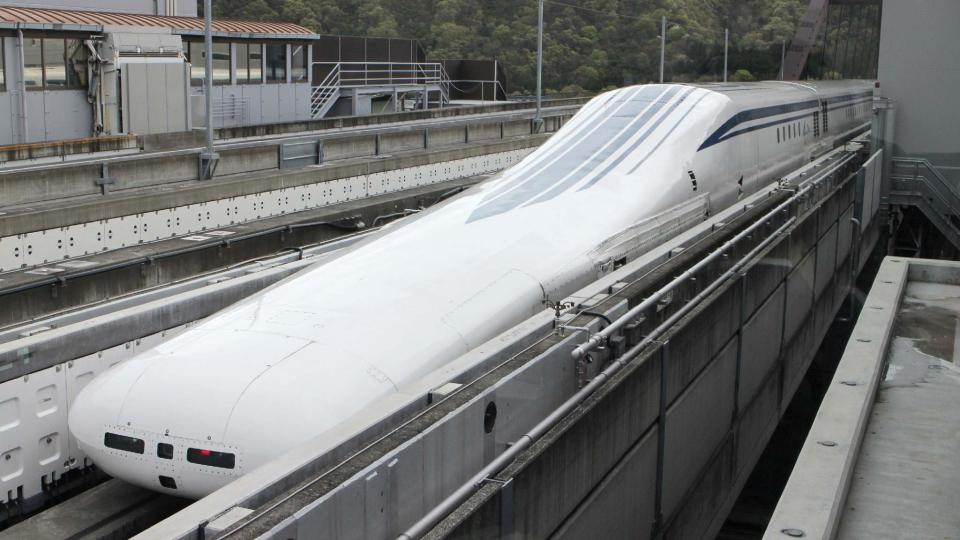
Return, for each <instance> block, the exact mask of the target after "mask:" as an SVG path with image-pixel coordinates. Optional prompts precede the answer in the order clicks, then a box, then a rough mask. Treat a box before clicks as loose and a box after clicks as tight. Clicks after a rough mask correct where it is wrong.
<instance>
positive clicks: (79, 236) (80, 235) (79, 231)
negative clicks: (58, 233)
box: [63, 221, 103, 257]
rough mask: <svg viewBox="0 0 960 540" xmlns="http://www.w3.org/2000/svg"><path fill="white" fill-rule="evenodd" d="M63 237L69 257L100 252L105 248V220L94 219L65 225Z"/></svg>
mask: <svg viewBox="0 0 960 540" xmlns="http://www.w3.org/2000/svg"><path fill="white" fill-rule="evenodd" d="M63 239H64V246H65V248H66V253H65V255H66V256H67V257H83V256H84V255H90V254H93V253H98V252H100V251H102V248H103V222H102V221H93V222H90V223H81V224H79V225H71V226H70V227H65V228H64V230H63Z"/></svg>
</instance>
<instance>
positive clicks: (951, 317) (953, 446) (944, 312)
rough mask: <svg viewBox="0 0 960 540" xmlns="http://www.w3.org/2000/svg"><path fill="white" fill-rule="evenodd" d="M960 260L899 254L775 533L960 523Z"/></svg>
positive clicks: (770, 533) (936, 534)
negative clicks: (941, 259)
mask: <svg viewBox="0 0 960 540" xmlns="http://www.w3.org/2000/svg"><path fill="white" fill-rule="evenodd" d="M958 320H960V263H956V262H946V261H935V260H926V259H908V258H902V257H887V258H886V259H885V260H884V262H883V264H882V266H881V267H880V271H879V272H878V274H877V276H876V279H875V280H874V284H873V287H872V288H871V290H870V294H869V295H868V296H867V299H866V302H865V306H864V309H863V311H862V312H861V314H860V317H859V319H858V320H857V324H856V327H855V328H854V331H853V334H852V336H851V340H850V342H849V343H848V345H847V348H846V350H845V351H844V354H843V358H842V359H841V361H840V364H839V366H838V367H837V371H836V374H835V375H834V377H833V380H832V382H831V385H830V389H829V390H828V391H827V394H826V396H825V397H824V400H823V402H822V404H821V405H820V409H819V412H818V413H817V417H816V420H815V422H814V424H813V426H812V427H811V429H810V432H809V434H808V436H807V440H806V442H805V443H804V446H803V449H802V451H801V453H800V457H799V459H798V460H797V463H796V465H795V467H794V469H793V473H792V474H791V476H790V480H789V481H788V483H787V486H786V489H785V490H784V492H783V495H782V497H781V498H780V501H779V503H778V504H777V508H776V510H775V512H774V515H773V517H772V518H771V520H770V524H769V526H768V527H767V530H766V533H765V535H764V538H765V539H769V540H778V539H782V538H790V537H804V538H814V539H824V540H828V539H833V538H850V539H854V538H891V539H894V538H937V539H939V538H954V537H956V535H957V531H960V513H958V512H957V509H958V508H960V488H958V486H960V465H958V462H957V456H958V455H960V437H958V436H957V427H958V426H960V365H958V362H960V350H958V348H957V343H958V336H960V330H958V322H957V321H958Z"/></svg>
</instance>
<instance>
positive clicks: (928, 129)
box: [878, 0, 960, 167]
mask: <svg viewBox="0 0 960 540" xmlns="http://www.w3.org/2000/svg"><path fill="white" fill-rule="evenodd" d="M958 22H960V2H957V1H956V0H913V1H905V0H886V1H884V3H883V21H882V27H881V33H880V36H881V38H880V60H879V67H878V70H879V71H878V78H879V80H880V91H881V94H882V95H883V96H884V97H889V98H892V99H893V100H894V101H895V102H896V107H897V117H896V126H895V129H896V134H895V139H894V144H895V147H894V150H895V152H894V155H895V156H913V157H925V158H927V159H929V160H930V161H931V162H932V163H934V164H935V165H938V166H941V167H943V166H954V167H955V166H960V105H958V101H957V88H960V63H958V62H957V58H960V34H958V33H957V23H958Z"/></svg>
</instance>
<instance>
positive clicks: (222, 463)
mask: <svg viewBox="0 0 960 540" xmlns="http://www.w3.org/2000/svg"><path fill="white" fill-rule="evenodd" d="M235 460H236V458H235V456H234V455H233V454H229V453H227V452H215V451H213V450H202V449H199V448H188V449H187V461H189V462H190V463H196V464H198V465H207V466H210V467H220V468H221V469H232V468H233V467H234V462H235Z"/></svg>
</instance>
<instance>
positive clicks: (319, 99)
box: [310, 64, 340, 120]
mask: <svg viewBox="0 0 960 540" xmlns="http://www.w3.org/2000/svg"><path fill="white" fill-rule="evenodd" d="M339 97H340V64H334V65H333V68H332V69H331V70H330V73H328V74H327V76H326V77H324V78H323V81H321V82H320V84H319V85H317V86H314V87H313V89H312V90H311V92H310V117H311V118H313V119H314V120H317V119H319V118H323V117H324V116H326V114H327V113H328V112H330V109H332V108H333V106H334V105H335V104H336V103H337V99H338V98H339Z"/></svg>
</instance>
